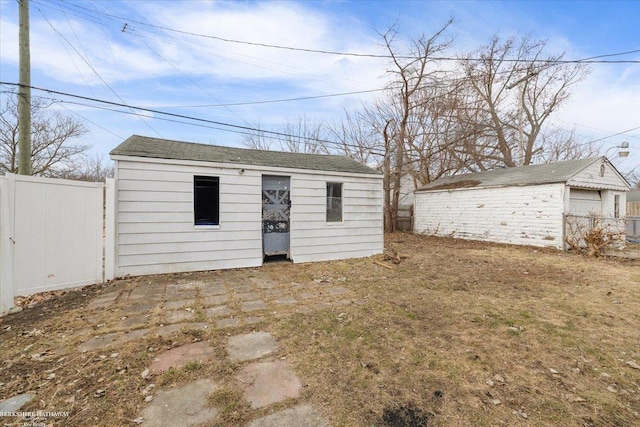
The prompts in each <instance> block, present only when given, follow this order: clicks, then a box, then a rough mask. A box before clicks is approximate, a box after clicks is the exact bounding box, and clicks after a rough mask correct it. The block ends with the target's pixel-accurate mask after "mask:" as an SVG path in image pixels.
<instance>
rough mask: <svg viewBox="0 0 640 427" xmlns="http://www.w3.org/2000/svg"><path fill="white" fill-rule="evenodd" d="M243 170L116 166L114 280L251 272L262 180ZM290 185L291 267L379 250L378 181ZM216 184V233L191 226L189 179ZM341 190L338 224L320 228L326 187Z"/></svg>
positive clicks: (258, 260)
mask: <svg viewBox="0 0 640 427" xmlns="http://www.w3.org/2000/svg"><path fill="white" fill-rule="evenodd" d="M241 168H242V165H239V166H238V167H237V168H236V167H220V166H219V165H215V164H211V165H210V166H207V164H204V163H203V164H202V165H185V164H171V163H169V162H166V161H159V162H158V163H155V162H152V161H136V160H133V159H131V160H125V159H119V160H118V161H117V165H116V171H117V179H118V195H117V200H118V207H117V218H118V239H117V260H118V268H117V274H118V275H119V276H123V275H126V274H131V275H145V274H157V273H170V272H180V271H198V270H210V269H223V268H238V267H254V266H257V265H261V264H262V223H261V220H262V218H261V216H262V206H261V203H262V196H261V191H262V175H263V173H262V172H261V171H258V170H256V169H255V168H247V169H246V170H245V172H244V173H240V169H241ZM264 174H265V175H281V176H289V177H291V200H292V208H291V258H292V259H293V261H294V262H307V261H320V260H329V259H340V258H346V257H362V256H369V255H372V254H376V253H381V252H382V250H383V223H382V179H381V177H380V176H366V175H361V176H360V175H358V176H356V175H354V174H348V175H347V176H344V177H342V176H340V177H338V176H336V174H335V173H327V174H323V173H318V171H313V172H312V173H311V172H310V173H308V174H307V173H301V172H300V171H299V170H297V171H294V172H291V171H289V170H286V169H282V170H281V171H277V172H276V171H274V170H273V168H270V169H269V171H268V172H265V173H264ZM194 175H205V176H218V177H220V225H219V226H216V227H206V226H194V224H193V176H194ZM327 182H342V183H343V218H344V220H343V222H341V223H327V222H326V183H327Z"/></svg>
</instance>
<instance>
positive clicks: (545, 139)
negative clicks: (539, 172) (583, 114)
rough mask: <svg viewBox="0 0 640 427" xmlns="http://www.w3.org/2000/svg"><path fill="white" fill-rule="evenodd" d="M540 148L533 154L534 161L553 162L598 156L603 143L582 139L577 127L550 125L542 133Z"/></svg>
mask: <svg viewBox="0 0 640 427" xmlns="http://www.w3.org/2000/svg"><path fill="white" fill-rule="evenodd" d="M540 137H541V143H540V146H539V148H538V149H537V150H536V152H535V153H534V154H533V163H553V162H560V161H564V160H575V159H583V158H586V157H594V156H598V155H599V153H600V150H601V149H602V146H601V144H597V143H595V142H591V141H582V140H581V139H580V138H578V137H577V136H576V132H575V129H565V128H559V127H555V126H550V127H549V128H547V129H546V131H545V132H544V133H542V134H541V136H540Z"/></svg>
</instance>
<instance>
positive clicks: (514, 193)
mask: <svg viewBox="0 0 640 427" xmlns="http://www.w3.org/2000/svg"><path fill="white" fill-rule="evenodd" d="M629 188H630V186H629V183H628V182H627V180H626V179H625V178H624V177H623V176H622V175H621V174H620V172H618V170H617V169H616V168H615V167H614V166H613V165H612V164H611V162H609V160H607V158H606V157H599V158H589V159H583V160H570V161H565V162H557V163H549V164H542V165H531V166H521V167H515V168H504V169H497V170H491V171H485V172H477V173H470V174H464V175H456V176H450V177H444V178H440V179H438V180H436V181H434V182H431V183H429V184H427V185H425V186H424V187H422V188H420V189H418V190H416V192H415V194H414V196H415V207H414V209H415V220H414V232H415V233H418V234H429V235H436V236H450V237H456V238H463V239H473V240H484V241H491V242H499V243H511V244H520V245H532V246H542V247H545V246H546V247H554V248H558V249H562V248H563V247H564V238H565V221H566V220H567V218H568V217H570V216H573V217H587V216H590V215H598V216H601V217H604V218H610V219H612V221H614V222H619V223H620V224H622V223H623V221H622V220H623V218H624V216H625V206H626V200H625V196H626V192H627V191H628V190H629Z"/></svg>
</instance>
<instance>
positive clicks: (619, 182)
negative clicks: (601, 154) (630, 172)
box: [567, 162, 629, 191]
mask: <svg viewBox="0 0 640 427" xmlns="http://www.w3.org/2000/svg"><path fill="white" fill-rule="evenodd" d="M601 165H603V163H602V162H595V163H593V164H592V165H591V166H589V167H588V168H586V169H584V170H583V171H581V172H580V173H578V174H576V175H575V176H573V177H572V178H571V179H570V180H569V181H568V182H567V185H569V186H571V187H583V188H594V189H598V190H601V189H606V190H618V191H627V190H628V189H629V187H628V186H627V184H626V182H625V181H624V179H623V178H622V177H621V176H620V174H619V173H618V172H617V171H616V170H615V169H614V168H612V167H611V166H610V165H609V164H608V163H604V175H603V176H600V167H601Z"/></svg>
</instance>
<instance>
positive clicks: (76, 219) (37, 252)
mask: <svg viewBox="0 0 640 427" xmlns="http://www.w3.org/2000/svg"><path fill="white" fill-rule="evenodd" d="M104 191H105V184H104V183H87V182H79V181H68V180H61V179H51V178H39V177H30V176H21V175H13V174H8V175H7V176H5V177H0V238H1V239H0V270H1V271H0V313H2V312H3V311H6V310H8V309H9V308H11V307H12V306H13V298H14V296H18V295H29V294H32V293H37V292H43V291H50V290H55V289H62V288H67V287H75V286H82V285H87V284H93V283H99V282H102V281H103V280H104V265H103V249H104V245H103V239H104V230H105V229H104V225H105V222H104V214H103V212H104V202H105V198H104Z"/></svg>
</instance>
